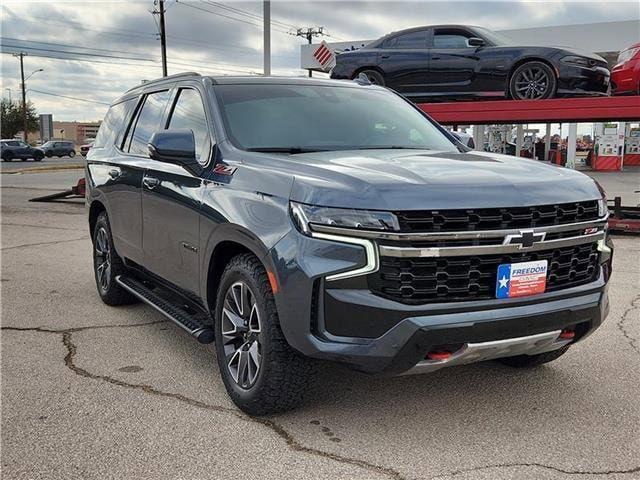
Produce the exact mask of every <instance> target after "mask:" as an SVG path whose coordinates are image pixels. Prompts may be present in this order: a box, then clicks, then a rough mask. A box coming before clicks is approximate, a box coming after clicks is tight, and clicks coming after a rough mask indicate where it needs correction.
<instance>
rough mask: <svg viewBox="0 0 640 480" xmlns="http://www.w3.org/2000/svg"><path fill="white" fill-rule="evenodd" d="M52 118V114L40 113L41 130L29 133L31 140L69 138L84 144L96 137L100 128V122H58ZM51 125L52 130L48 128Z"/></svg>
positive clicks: (36, 141) (35, 141) (41, 141)
mask: <svg viewBox="0 0 640 480" xmlns="http://www.w3.org/2000/svg"><path fill="white" fill-rule="evenodd" d="M52 120H53V116H52V115H40V131H39V132H32V133H29V142H30V143H44V142H46V141H48V140H69V141H71V142H74V143H75V144H76V145H84V144H85V143H88V142H90V141H91V140H93V139H95V138H96V135H97V134H98V128H100V122H56V121H52ZM43 122H44V128H43ZM48 122H50V124H49V125H47V123H48ZM49 127H50V128H51V130H48V128H49Z"/></svg>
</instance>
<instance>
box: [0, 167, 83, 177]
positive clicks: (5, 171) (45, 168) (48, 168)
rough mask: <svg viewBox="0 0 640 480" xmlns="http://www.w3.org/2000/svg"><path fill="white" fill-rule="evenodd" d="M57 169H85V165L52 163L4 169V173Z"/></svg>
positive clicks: (38, 171)
mask: <svg viewBox="0 0 640 480" xmlns="http://www.w3.org/2000/svg"><path fill="white" fill-rule="evenodd" d="M57 170H84V165H51V166H44V167H32V168H21V169H18V170H3V171H2V172H0V173H2V174H3V175H4V174H16V173H41V172H55V171H57Z"/></svg>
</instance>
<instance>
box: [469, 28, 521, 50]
mask: <svg viewBox="0 0 640 480" xmlns="http://www.w3.org/2000/svg"><path fill="white" fill-rule="evenodd" d="M473 28H474V29H475V30H477V31H478V33H479V34H480V35H482V36H483V37H484V38H485V39H486V40H489V41H490V42H491V43H493V44H494V45H495V46H497V47H500V46H508V45H513V40H512V39H510V38H509V37H507V36H506V35H502V34H501V33H496V32H492V31H491V30H487V29H486V28H482V27H473Z"/></svg>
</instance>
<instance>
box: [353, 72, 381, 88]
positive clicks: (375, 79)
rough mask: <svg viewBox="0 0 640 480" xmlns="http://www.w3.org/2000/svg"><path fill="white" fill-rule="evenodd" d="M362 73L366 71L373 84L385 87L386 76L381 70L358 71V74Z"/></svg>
mask: <svg viewBox="0 0 640 480" xmlns="http://www.w3.org/2000/svg"><path fill="white" fill-rule="evenodd" d="M361 73H364V74H365V75H366V76H367V78H368V79H369V81H370V82H371V83H372V84H374V85H380V86H381V87H384V77H383V76H382V74H381V73H380V72H378V71H376V70H363V71H361V72H358V75H360V74H361ZM358 75H356V78H358Z"/></svg>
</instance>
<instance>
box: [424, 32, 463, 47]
mask: <svg viewBox="0 0 640 480" xmlns="http://www.w3.org/2000/svg"><path fill="white" fill-rule="evenodd" d="M468 38H469V36H468V35H467V34H466V33H464V32H459V31H457V32H456V31H453V32H452V31H437V30H436V33H435V35H434V36H433V48H468V47H469V44H468V43H467V39H468Z"/></svg>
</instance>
